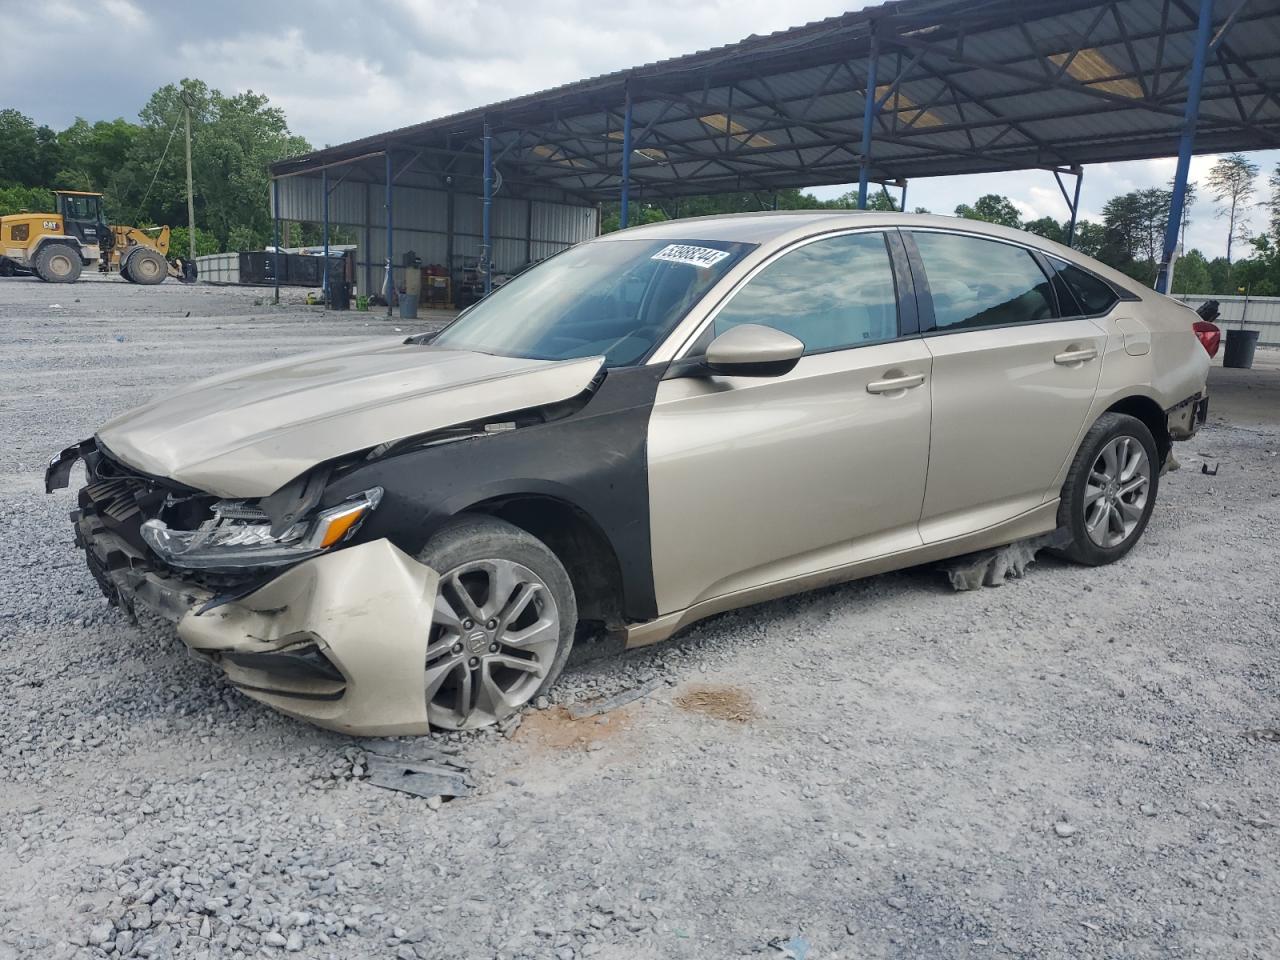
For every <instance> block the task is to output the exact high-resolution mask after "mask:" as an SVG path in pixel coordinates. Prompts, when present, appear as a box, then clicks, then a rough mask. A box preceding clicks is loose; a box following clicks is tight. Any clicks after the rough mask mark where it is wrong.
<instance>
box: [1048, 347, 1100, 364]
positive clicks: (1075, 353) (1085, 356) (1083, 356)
mask: <svg viewBox="0 0 1280 960" xmlns="http://www.w3.org/2000/svg"><path fill="white" fill-rule="evenodd" d="M1097 356H1098V351H1097V350H1096V349H1095V348H1094V347H1083V348H1081V349H1079V350H1065V351H1063V352H1062V353H1060V354H1058V355H1057V356H1056V357H1054V358H1053V362H1054V363H1056V364H1058V365H1059V366H1062V367H1067V366H1070V365H1071V364H1073V363H1084V362H1085V361H1087V360H1092V359H1094V358H1095V357H1097Z"/></svg>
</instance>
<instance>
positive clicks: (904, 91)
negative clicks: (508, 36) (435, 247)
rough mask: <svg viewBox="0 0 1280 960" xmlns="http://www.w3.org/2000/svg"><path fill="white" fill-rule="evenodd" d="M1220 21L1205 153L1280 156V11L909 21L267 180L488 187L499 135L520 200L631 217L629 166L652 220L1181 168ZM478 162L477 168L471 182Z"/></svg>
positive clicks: (770, 48) (565, 97)
mask: <svg viewBox="0 0 1280 960" xmlns="http://www.w3.org/2000/svg"><path fill="white" fill-rule="evenodd" d="M1202 4H1203V5H1204V6H1205V7H1206V8H1207V9H1209V11H1210V13H1211V23H1210V26H1211V32H1210V36H1211V42H1210V44H1209V46H1208V48H1207V58H1206V61H1205V65H1204V70H1203V89H1202V98H1201V102H1200V105H1199V112H1198V123H1197V124H1196V127H1195V137H1194V150H1195V152H1197V153H1207V152H1221V151H1228V150H1252V149H1265V148H1273V147H1278V146H1280V4H1277V3H1276V0H1216V3H1214V0H1120V2H1097V0H1021V2H1017V0H901V2H895V3H885V4H882V5H879V6H874V7H868V8H866V9H864V10H861V11H858V12H855V13H847V14H844V15H841V16H837V17H832V18H829V19H826V20H821V21H817V22H814V23H810V24H806V25H805V26H801V27H797V28H795V29H792V30H786V31H782V32H779V33H774V34H770V35H768V36H752V37H748V38H747V39H746V40H743V41H741V42H739V43H735V44H731V45H728V46H724V47H718V48H714V49H711V50H705V51H701V52H698V53H694V54H690V55H687V56H683V57H677V58H674V59H670V60H664V61H659V62H656V63H651V64H646V65H644V66H639V67H634V68H632V69H629V70H623V71H619V72H617V73H612V74H607V75H604V76H600V77H595V78H592V79H588V80H582V81H579V82H576V83H572V84H567V85H565V86H561V87H556V88H554V89H551V90H546V91H543V92H541V93H535V94H530V95H528V96H524V97H518V98H516V99H513V100H508V101H505V102H503V103H497V104H492V105H490V106H485V107H479V108H476V109H474V110H469V111H466V112H464V113H459V114H455V115H453V116H449V117H444V118H442V119H439V120H432V121H429V122H426V123H420V124H417V125H414V126H410V127H404V128H401V129H399V130H394V131H390V132H388V133H383V134H378V135H376V136H371V137H367V138H364V139H362V140H357V141H353V142H351V143H347V144H343V145H340V146H336V147H330V148H327V149H325V150H320V151H316V152H314V153H311V154H307V155H305V156H302V157H296V158H292V159H289V160H286V161H282V162H280V163H277V164H275V165H273V166H272V168H271V172H272V174H273V175H274V176H291V175H298V174H306V173H310V172H313V171H318V170H320V169H321V168H323V167H327V166H333V165H347V164H351V166H348V167H347V171H346V174H345V175H347V176H350V177H351V178H352V179H360V180H370V181H373V182H378V181H380V180H381V179H382V176H381V175H382V172H383V171H382V167H383V163H382V162H380V160H381V158H380V157H379V160H373V159H372V156H374V155H379V154H381V153H382V151H385V150H388V149H389V150H391V151H394V152H398V153H399V154H400V155H402V156H403V158H404V159H405V160H409V158H410V157H413V158H415V161H416V162H415V161H411V162H413V164H414V166H416V167H417V168H418V169H419V170H421V171H422V172H423V173H444V172H447V171H448V170H454V171H457V172H458V173H463V172H464V171H463V168H469V169H466V170H465V173H464V175H470V176H478V175H480V173H479V170H478V169H477V168H479V167H480V164H481V158H482V154H483V135H484V130H485V124H486V123H487V124H488V126H489V130H490V133H491V136H492V144H491V145H492V152H493V159H494V164H495V165H496V167H497V169H498V170H499V171H501V173H502V176H503V177H504V178H508V179H509V180H510V181H511V182H513V184H514V183H524V184H543V185H547V186H554V187H556V188H558V189H560V190H563V191H565V192H566V193H568V194H570V195H573V196H576V197H578V198H579V199H581V200H584V201H601V200H614V199H618V198H619V195H620V191H621V188H622V185H623V174H624V166H629V168H630V169H629V171H628V174H629V176H628V182H629V186H630V196H631V199H633V200H634V199H660V198H665V197H677V196H682V195H691V194H707V193H717V192H727V191H740V190H741V191H765V192H768V191H772V190H776V189H781V188H785V187H807V186H814V185H819V184H831V183H847V182H850V181H852V180H856V179H858V175H859V172H860V171H861V170H862V168H864V167H865V174H864V176H865V177H866V178H868V179H870V180H873V181H881V182H885V181H895V180H900V179H907V178H913V177H928V176H942V175H952V174H963V173H982V172H992V171H1002V170H1019V169H1029V168H1043V169H1052V170H1065V169H1074V168H1078V167H1079V166H1081V165H1083V164H1089V163H1098V162H1104V161H1116V160H1139V159H1149V158H1153V157H1167V156H1172V155H1174V154H1176V153H1178V150H1179V141H1180V134H1181V133H1182V131H1183V125H1184V113H1185V112H1186V110H1187V100H1188V88H1189V86H1191V81H1192V79H1193V73H1194V72H1195V71H1193V65H1194V62H1195V59H1196V58H1195V53H1196V38H1197V26H1198V19H1199V15H1200V8H1201V5H1202ZM1210 5H1211V6H1210ZM869 77H871V78H873V79H872V81H871V83H870V84H869V83H868V79H869ZM869 85H870V86H872V87H873V89H874V94H873V95H872V96H871V97H870V98H869V97H868V92H867V88H868V86H869ZM869 99H870V103H869V102H868V100H869ZM628 107H629V108H630V109H629V110H628ZM628 113H630V115H631V117H632V122H631V126H630V129H629V131H624V120H625V118H626V117H627V114H628ZM864 122H869V124H870V138H869V140H864V139H863V134H864V129H863V128H864ZM628 133H629V140H630V146H631V152H630V155H629V156H628V157H627V158H626V159H627V160H628V161H629V163H627V164H625V165H624V158H623V140H624V137H627V136H628ZM864 143H865V144H866V145H867V147H868V149H866V150H863V149H862V145H863V144H864ZM470 157H474V160H475V166H474V167H472V166H471V164H469V163H460V162H459V161H465V160H466V159H468V158H470ZM361 158H365V159H364V162H363V163H360V162H357V163H354V164H352V161H359V160H360V159H361ZM398 166H399V161H397V167H398Z"/></svg>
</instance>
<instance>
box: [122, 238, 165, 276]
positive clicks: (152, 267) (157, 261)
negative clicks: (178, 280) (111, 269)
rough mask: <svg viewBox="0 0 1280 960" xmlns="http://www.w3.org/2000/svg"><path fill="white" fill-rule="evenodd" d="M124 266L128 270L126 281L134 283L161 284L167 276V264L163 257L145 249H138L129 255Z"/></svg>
mask: <svg viewBox="0 0 1280 960" xmlns="http://www.w3.org/2000/svg"><path fill="white" fill-rule="evenodd" d="M126 266H127V268H128V270H129V276H128V278H127V279H129V280H132V281H133V282H134V283H145V284H148V285H150V284H155V283H161V282H163V280H164V278H165V277H167V276H168V275H169V264H168V263H167V262H166V261H165V259H164V257H162V256H160V254H158V253H156V251H154V250H148V249H147V248H146V247H139V248H138V249H136V250H134V251H133V252H132V253H131V254H129V259H128V261H127V262H126ZM121 272H122V273H123V272H124V271H123V270H122V271H121Z"/></svg>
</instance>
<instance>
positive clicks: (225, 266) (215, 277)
mask: <svg viewBox="0 0 1280 960" xmlns="http://www.w3.org/2000/svg"><path fill="white" fill-rule="evenodd" d="M281 206H283V204H281ZM196 271H197V273H198V276H199V278H200V279H201V280H207V281H209V282H210V283H239V282H240V254H238V253H214V254H210V255H208V256H204V257H196Z"/></svg>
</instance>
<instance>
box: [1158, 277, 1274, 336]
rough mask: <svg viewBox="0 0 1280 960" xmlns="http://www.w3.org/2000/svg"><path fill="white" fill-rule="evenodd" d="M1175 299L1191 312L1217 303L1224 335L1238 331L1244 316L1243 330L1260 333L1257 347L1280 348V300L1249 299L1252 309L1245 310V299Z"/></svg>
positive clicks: (1188, 297) (1271, 298)
mask: <svg viewBox="0 0 1280 960" xmlns="http://www.w3.org/2000/svg"><path fill="white" fill-rule="evenodd" d="M1174 276H1175V277H1176V276H1177V268H1176V267H1175V268H1174ZM1175 299H1177V300H1182V301H1183V302H1185V303H1186V305H1187V306H1189V307H1190V308H1191V309H1192V310H1194V309H1195V308H1196V307H1198V306H1200V305H1201V304H1202V303H1204V302H1206V301H1208V300H1217V301H1218V311H1219V313H1220V316H1219V317H1218V326H1220V327H1221V328H1222V330H1223V333H1225V332H1226V331H1228V330H1236V329H1239V327H1240V318H1241V316H1243V317H1244V319H1245V323H1244V328H1245V329H1246V330H1257V331H1258V344H1259V345H1260V346H1264V347H1280V297H1250V298H1249V308H1248V310H1247V311H1246V310H1245V301H1244V297H1212V296H1199V295H1197V296H1183V295H1181V294H1180V295H1178V296H1177V297H1176V298H1175Z"/></svg>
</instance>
